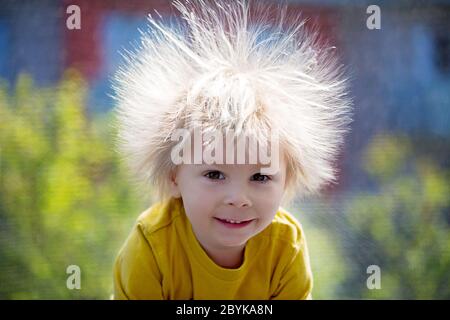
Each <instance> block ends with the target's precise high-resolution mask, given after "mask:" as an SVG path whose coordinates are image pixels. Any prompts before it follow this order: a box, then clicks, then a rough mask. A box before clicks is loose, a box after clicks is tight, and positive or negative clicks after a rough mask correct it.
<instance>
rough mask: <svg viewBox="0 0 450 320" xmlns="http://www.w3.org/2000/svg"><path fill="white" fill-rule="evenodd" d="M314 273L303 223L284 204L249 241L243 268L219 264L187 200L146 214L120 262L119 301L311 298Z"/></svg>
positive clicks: (116, 284) (116, 291)
mask: <svg viewBox="0 0 450 320" xmlns="http://www.w3.org/2000/svg"><path fill="white" fill-rule="evenodd" d="M311 290H312V273H311V269H310V264H309V257H308V250H307V246H306V241H305V237H304V235H303V231H302V229H301V226H300V224H299V223H298V222H297V221H296V220H295V219H294V217H292V216H291V215H290V214H289V213H288V212H286V211H285V210H284V209H282V208H280V209H279V210H278V212H277V214H276V215H275V218H274V219H273V221H272V223H271V224H270V225H269V226H268V227H267V228H266V229H264V230H263V231H262V232H260V233H259V234H257V235H256V236H254V237H253V238H251V239H250V240H249V241H248V242H247V246H246V248H245V253H244V261H243V263H242V265H241V266H240V267H239V268H236V269H226V268H222V267H220V266H219V265H217V264H215V263H214V261H213V260H211V259H210V258H209V256H208V255H207V254H206V252H205V251H204V250H203V248H202V247H201V245H200V243H199V242H198V240H197V239H196V238H195V235H194V233H193V230H192V226H191V224H190V222H189V220H188V218H187V216H186V213H185V211H184V207H183V203H182V200H180V199H171V200H168V201H166V202H164V203H158V204H155V205H154V206H152V207H151V208H149V209H148V210H146V211H145V212H144V213H142V214H141V215H140V216H139V218H138V219H137V223H136V224H135V226H134V227H133V230H132V231H131V234H130V235H129V237H128V239H127V240H126V242H125V244H124V245H123V247H122V248H121V249H120V251H119V254H118V255H117V258H116V261H115V264H114V298H115V299H214V300H215V299H218V300H219V299H220V300H227V299H255V300H256V299H258V300H259V299H262V300H266V299H308V298H311Z"/></svg>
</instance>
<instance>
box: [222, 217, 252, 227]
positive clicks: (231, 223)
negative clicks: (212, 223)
mask: <svg viewBox="0 0 450 320" xmlns="http://www.w3.org/2000/svg"><path fill="white" fill-rule="evenodd" d="M214 219H216V220H217V221H219V222H220V223H222V224H223V225H225V226H227V227H231V228H240V227H245V226H247V225H249V224H250V223H251V222H252V221H253V220H255V219H248V220H233V219H221V218H214Z"/></svg>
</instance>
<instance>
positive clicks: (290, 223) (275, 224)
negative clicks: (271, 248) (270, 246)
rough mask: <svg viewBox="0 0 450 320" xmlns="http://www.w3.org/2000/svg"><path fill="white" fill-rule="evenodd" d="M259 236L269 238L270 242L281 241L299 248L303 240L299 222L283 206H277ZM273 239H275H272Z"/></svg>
mask: <svg viewBox="0 0 450 320" xmlns="http://www.w3.org/2000/svg"><path fill="white" fill-rule="evenodd" d="M260 236H261V237H266V238H270V240H271V242H272V243H273V242H282V243H283V244H284V245H286V244H288V245H289V247H294V249H297V250H298V249H300V247H301V246H302V245H304V242H305V236H304V232H303V228H302V225H301V223H300V222H299V221H298V220H297V219H296V218H295V217H294V215H292V214H291V213H290V212H288V211H287V210H285V209H284V208H281V207H280V208H279V209H278V211H277V213H276V214H275V217H274V219H273V220H272V222H271V224H270V225H269V226H268V227H267V228H266V229H265V230H264V231H262V232H261V234H260ZM274 240H275V241H274Z"/></svg>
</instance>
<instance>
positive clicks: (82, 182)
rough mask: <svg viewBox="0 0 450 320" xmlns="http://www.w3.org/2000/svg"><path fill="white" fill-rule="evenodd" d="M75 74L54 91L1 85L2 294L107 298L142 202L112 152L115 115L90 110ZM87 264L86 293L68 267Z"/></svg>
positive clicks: (24, 83)
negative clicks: (75, 285)
mask: <svg viewBox="0 0 450 320" xmlns="http://www.w3.org/2000/svg"><path fill="white" fill-rule="evenodd" d="M86 88H87V87H86V83H84V81H83V79H82V78H81V77H80V76H79V75H78V74H77V73H76V72H74V71H68V72H67V73H66V74H65V76H64V79H63V80H62V81H61V82H60V83H59V84H58V85H57V86H55V87H53V88H36V87H35V86H34V85H33V82H32V80H31V79H30V78H29V77H27V76H21V77H20V78H19V80H18V81H17V84H16V87H15V89H13V90H11V91H12V93H10V91H9V90H8V88H7V87H6V85H5V84H3V85H1V87H0V270H1V272H0V299H24V298H32V299H80V298H87V299H107V298H109V295H110V294H111V292H112V263H113V258H114V256H115V254H116V253H117V250H118V248H119V246H120V245H121V244H122V242H123V241H124V239H125V237H126V235H127V233H128V232H129V230H130V227H131V224H132V222H133V220H134V219H135V218H136V213H138V212H139V210H140V209H142V208H141V207H140V206H141V205H142V203H139V201H138V200H137V197H136V196H135V195H134V194H133V192H132V191H131V190H132V189H131V188H130V187H129V185H128V183H127V181H128V179H127V178H126V175H125V173H124V169H123V167H122V165H121V163H120V161H119V159H118V157H117V155H116V153H115V152H114V149H113V144H112V139H111V137H112V133H113V132H112V130H113V129H112V126H110V123H111V121H110V120H111V115H110V114H106V115H101V116H93V115H89V114H87V112H86V107H85V98H86ZM69 265H78V266H79V267H80V268H81V290H69V289H67V287H66V279H67V277H68V276H69V275H68V274H66V268H67V267H68V266H69Z"/></svg>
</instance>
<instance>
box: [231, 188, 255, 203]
mask: <svg viewBox="0 0 450 320" xmlns="http://www.w3.org/2000/svg"><path fill="white" fill-rule="evenodd" d="M225 203H226V204H227V205H229V206H234V207H236V208H249V207H251V206H252V201H251V200H250V199H249V197H248V196H247V195H246V193H245V192H244V190H237V189H235V190H232V191H231V192H230V194H228V196H227V197H226V199H225Z"/></svg>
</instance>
